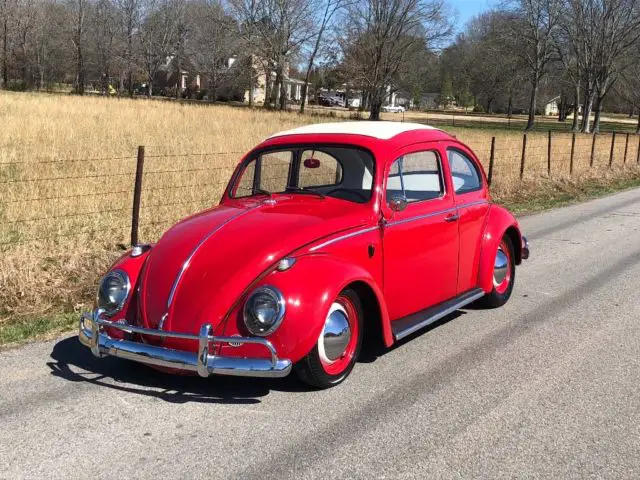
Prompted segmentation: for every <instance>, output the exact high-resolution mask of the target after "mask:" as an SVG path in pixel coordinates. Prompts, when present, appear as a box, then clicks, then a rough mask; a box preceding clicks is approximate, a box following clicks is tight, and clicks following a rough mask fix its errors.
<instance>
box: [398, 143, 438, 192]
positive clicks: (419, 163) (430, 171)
mask: <svg viewBox="0 0 640 480" xmlns="http://www.w3.org/2000/svg"><path fill="white" fill-rule="evenodd" d="M443 193H444V186H443V184H442V174H441V168H440V159H439V158H438V154H437V153H436V152H434V151H433V150H427V151H424V152H415V153H410V154H408V155H404V156H402V157H400V158H398V159H397V160H396V161H395V162H393V164H392V165H391V170H389V178H388V179H387V202H389V200H390V199H391V197H392V196H394V195H401V196H403V197H405V198H406V199H407V202H409V203H411V202H420V201H422V200H431V199H433V198H438V197H439V196H440V195H442V194H443Z"/></svg>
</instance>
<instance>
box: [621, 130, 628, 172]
mask: <svg viewBox="0 0 640 480" xmlns="http://www.w3.org/2000/svg"><path fill="white" fill-rule="evenodd" d="M628 151H629V134H628V133H627V139H626V140H625V142H624V160H622V164H623V165H626V164H627V152H628Z"/></svg>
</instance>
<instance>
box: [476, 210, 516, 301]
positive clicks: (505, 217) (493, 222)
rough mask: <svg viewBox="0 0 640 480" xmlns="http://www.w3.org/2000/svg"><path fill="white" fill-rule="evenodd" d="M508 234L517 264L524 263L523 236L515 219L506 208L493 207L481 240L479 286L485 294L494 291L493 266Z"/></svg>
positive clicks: (488, 215)
mask: <svg viewBox="0 0 640 480" xmlns="http://www.w3.org/2000/svg"><path fill="white" fill-rule="evenodd" d="M505 234H507V235H509V238H510V239H511V243H512V244H513V248H514V255H515V262H516V264H517V265H519V264H520V262H521V261H522V236H521V234H520V226H519V225H518V221H517V220H516V219H515V217H514V216H513V215H512V214H511V212H509V211H508V210H507V209H506V208H504V207H501V206H499V205H491V208H490V209H489V213H488V214H487V220H486V223H485V227H484V232H483V234H482V238H481V242H482V245H481V253H480V268H479V273H478V285H479V286H480V288H482V290H484V292H485V293H490V292H491V290H493V264H494V261H495V256H496V251H497V250H498V245H499V244H500V241H501V240H502V237H504V235H505Z"/></svg>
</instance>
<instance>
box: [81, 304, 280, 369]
mask: <svg viewBox="0 0 640 480" xmlns="http://www.w3.org/2000/svg"><path fill="white" fill-rule="evenodd" d="M103 314H104V312H103V311H102V310H100V309H96V310H94V311H93V312H92V313H91V314H89V313H84V314H82V315H81V317H80V324H79V332H78V339H79V340H80V343H82V344H83V345H85V346H87V347H89V348H91V352H92V353H93V354H94V355H95V356H96V357H104V356H107V355H110V356H113V357H119V358H124V359H127V360H133V361H135V362H140V363H145V364H148V365H155V366H160V367H168V368H174V369H179V370H187V371H192V372H196V373H198V374H199V375H200V376H203V377H208V376H209V375H212V374H220V375H236V376H247V377H271V378H278V377H284V376H286V375H288V374H289V372H290V371H291V367H292V363H291V360H288V359H281V358H278V355H277V352H276V349H275V348H274V347H273V345H272V344H271V342H270V341H269V340H266V339H264V338H254V337H236V336H234V337H222V336H220V337H217V336H212V335H211V331H212V328H211V325H209V324H205V325H203V326H202V327H201V329H200V332H199V334H198V335H193V334H187V333H174V332H161V331H158V330H151V329H147V328H140V327H134V326H133V325H127V324H123V323H116V322H110V321H108V320H104V319H103V318H102V315H103ZM87 323H90V325H87ZM103 327H108V328H115V329H118V330H122V331H125V332H128V333H139V334H143V335H152V336H156V337H163V338H169V337H170V338H180V339H189V340H196V341H197V342H198V351H197V352H190V351H183V350H174V349H171V348H165V347H159V346H155V345H149V344H146V343H142V342H136V341H132V340H119V339H115V338H111V337H110V336H109V335H108V334H107V333H106V332H103V331H102V330H101V329H102V328H103ZM231 342H233V343H234V344H236V346H237V345H240V344H256V345H261V346H262V347H264V348H266V349H267V351H268V352H269V355H270V357H271V358H245V357H222V356H218V355H212V354H211V352H213V351H215V349H213V348H211V344H212V343H213V344H230V343H231Z"/></svg>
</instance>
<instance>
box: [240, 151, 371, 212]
mask: <svg viewBox="0 0 640 480" xmlns="http://www.w3.org/2000/svg"><path fill="white" fill-rule="evenodd" d="M372 185H373V157H372V155H371V154H370V153H369V152H367V151H366V150H363V149H360V148H356V147H334V146H320V145H312V146H304V147H290V148H283V149H278V150H269V151H266V152H262V153H259V154H258V155H257V156H255V157H253V158H251V159H250V160H249V161H248V162H247V163H246V164H245V166H244V169H243V170H242V172H241V173H240V175H239V176H238V177H237V178H236V181H235V183H234V185H233V188H232V189H231V197H232V198H243V197H251V196H253V195H272V194H278V193H289V194H293V195H296V194H298V195H305V194H306V195H318V196H321V197H325V196H328V197H334V198H341V199H343V200H348V201H350V202H357V203H365V202H367V201H368V200H369V199H370V198H371V188H372Z"/></svg>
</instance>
